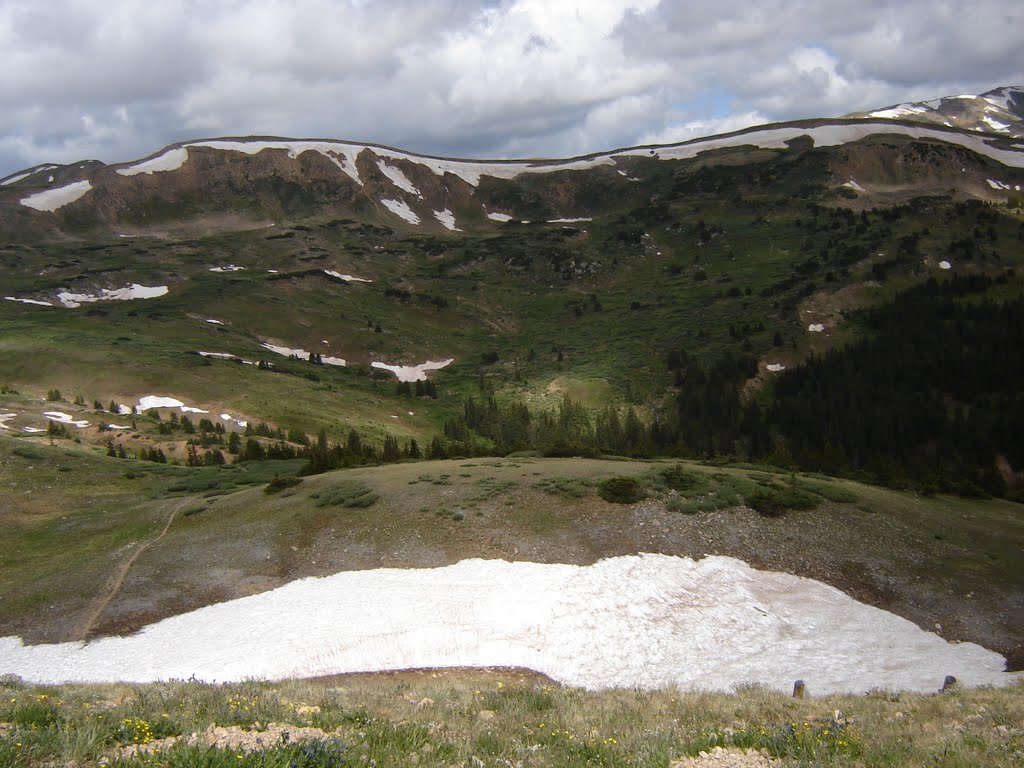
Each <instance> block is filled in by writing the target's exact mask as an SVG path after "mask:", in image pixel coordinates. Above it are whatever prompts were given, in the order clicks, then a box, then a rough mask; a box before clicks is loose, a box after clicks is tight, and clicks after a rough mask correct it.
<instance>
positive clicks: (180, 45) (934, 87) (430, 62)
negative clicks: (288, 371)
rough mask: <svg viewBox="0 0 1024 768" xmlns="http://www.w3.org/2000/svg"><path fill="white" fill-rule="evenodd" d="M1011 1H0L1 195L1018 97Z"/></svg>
mask: <svg viewBox="0 0 1024 768" xmlns="http://www.w3.org/2000/svg"><path fill="white" fill-rule="evenodd" d="M1022 28H1024V3H1020V2H1019V0H970V1H969V2H967V1H964V2H960V1H959V0H905V1H903V2H901V1H900V0H820V2H806V1H804V0H756V2H738V1H737V0H662V1H661V2H658V1H657V0H585V1H583V0H581V1H580V2H575V1H573V0H0V52H2V53H0V61H2V64H3V66H2V67H0V176H2V175H6V174H7V173H10V172H12V171H14V170H17V169H20V168H24V167H27V166H30V165H34V164H37V163H41V162H50V161H52V162H61V163H65V162H72V161H75V160H80V159H86V158H95V159H99V160H103V161H105V162H116V161H123V160H129V159H134V158H138V157H142V156H145V155H148V154H151V153H152V152H154V151H156V150H157V149H159V148H161V147H163V146H164V145H166V144H169V143H171V142H174V141H180V140H184V139H191V138H199V137H212V136H225V135H232V136H242V135H251V134H261V135H278V136H289V137H325V138H346V139H357V140H362V141H373V142H377V143H384V144H389V145H393V146H398V147H402V148H405V149H410V150H413V151H418V152H424V153H430V154H442V155H453V156H460V157H494V158H497V157H563V156H569V155H578V154H584V153H588V152H594V151H598V150H602V149H609V148H613V147H619V146H626V145H631V144H637V143H648V142H670V141H678V140H682V139H686V138H692V137H694V136H698V135H707V134H711V133H716V132H722V131H727V130H733V129H737V128H741V127H744V126H747V125H752V124H755V123H763V122H770V121H778V120H787V119H795V118H802V117H822V116H838V115H843V114H846V113H849V112H852V111H856V110H865V109H871V108H875V107H881V106H887V105H889V104H893V103H896V102H900V101H907V100H918V99H929V98H935V97H938V96H944V95H953V94H959V93H979V92H981V91H984V90H988V89H990V88H992V87H995V86H999V85H1017V84H1024V53H1022V48H1021V41H1022V37H1021V34H1022V33H1021V29H1022Z"/></svg>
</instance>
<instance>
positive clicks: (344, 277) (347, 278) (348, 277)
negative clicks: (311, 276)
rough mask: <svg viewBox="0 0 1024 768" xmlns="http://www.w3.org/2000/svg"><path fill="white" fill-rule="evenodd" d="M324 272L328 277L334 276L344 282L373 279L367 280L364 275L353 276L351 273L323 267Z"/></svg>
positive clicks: (367, 281)
mask: <svg viewBox="0 0 1024 768" xmlns="http://www.w3.org/2000/svg"><path fill="white" fill-rule="evenodd" d="M324 274H325V275H328V276H330V277H336V278H338V279H339V280H344V281H345V282H346V283H372V282H373V280H367V279H366V278H365V277H355V276H353V275H346V274H342V273H341V272H335V271H334V270H333V269H325V270H324Z"/></svg>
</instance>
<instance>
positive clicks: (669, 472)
mask: <svg viewBox="0 0 1024 768" xmlns="http://www.w3.org/2000/svg"><path fill="white" fill-rule="evenodd" d="M655 477H656V480H655V481H656V482H657V484H658V485H661V486H664V487H665V488H668V489H669V490H673V491H695V490H699V489H702V488H704V487H706V486H707V484H708V483H707V479H706V478H705V477H704V476H703V475H701V474H699V473H697V472H689V471H687V470H686V469H684V468H683V465H682V464H673V465H672V466H671V467H665V468H664V469H660V470H658V472H657V473H656V476H655Z"/></svg>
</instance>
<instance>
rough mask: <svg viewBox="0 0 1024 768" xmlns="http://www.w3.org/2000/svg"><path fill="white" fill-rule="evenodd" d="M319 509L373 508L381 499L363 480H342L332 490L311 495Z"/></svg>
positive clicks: (326, 489) (327, 489)
mask: <svg viewBox="0 0 1024 768" xmlns="http://www.w3.org/2000/svg"><path fill="white" fill-rule="evenodd" d="M310 498H313V499H316V505H317V506H318V507H345V508H346V509H365V508H366V507H370V506H373V504H375V503H376V502H377V500H378V499H379V498H380V496H378V495H377V494H376V493H375V492H374V490H373V489H372V488H370V486H368V485H367V484H366V483H364V482H362V481H361V480H342V481H341V482H340V483H337V484H336V485H332V486H331V487H330V488H325V489H324V490H322V491H318V492H316V493H314V494H311V495H310Z"/></svg>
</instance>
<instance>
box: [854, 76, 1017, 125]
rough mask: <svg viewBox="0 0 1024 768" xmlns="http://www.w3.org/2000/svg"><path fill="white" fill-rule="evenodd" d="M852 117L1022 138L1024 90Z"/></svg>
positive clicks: (994, 91)
mask: <svg viewBox="0 0 1024 768" xmlns="http://www.w3.org/2000/svg"><path fill="white" fill-rule="evenodd" d="M848 117H854V118H870V117H884V118H891V119H894V120H911V121H914V122H922V123H936V124H939V125H945V126H949V127H950V128H959V129H961V130H966V131H981V132H982V133H997V134H1004V135H1006V136H1014V137H1020V136H1024V87H1021V86H1019V85H1016V86H1007V87H1002V88H993V89H992V90H991V91H986V92H985V93H982V94H979V95H977V96H972V95H970V94H966V95H961V96H946V97H944V98H941V99H934V100H932V101H914V102H907V103H904V104H893V105H892V106H888V107H884V108H883V109H877V110H874V111H872V112H854V113H853V114H851V115H848Z"/></svg>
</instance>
